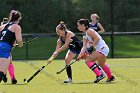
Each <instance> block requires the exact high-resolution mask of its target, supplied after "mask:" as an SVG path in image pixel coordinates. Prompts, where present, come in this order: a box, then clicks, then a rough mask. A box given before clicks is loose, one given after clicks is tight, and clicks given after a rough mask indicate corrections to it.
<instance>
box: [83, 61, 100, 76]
mask: <svg viewBox="0 0 140 93" xmlns="http://www.w3.org/2000/svg"><path fill="white" fill-rule="evenodd" d="M86 64H87V66H88V67H89V68H90V69H91V70H92V71H93V72H94V73H95V74H96V76H100V75H101V72H100V70H99V69H98V66H97V64H96V63H95V62H87V63H86Z"/></svg>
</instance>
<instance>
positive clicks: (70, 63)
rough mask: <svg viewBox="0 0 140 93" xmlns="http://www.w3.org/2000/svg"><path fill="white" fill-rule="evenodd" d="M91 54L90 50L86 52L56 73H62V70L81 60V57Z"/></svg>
mask: <svg viewBox="0 0 140 93" xmlns="http://www.w3.org/2000/svg"><path fill="white" fill-rule="evenodd" d="M87 54H89V52H86V53H84V54H83V55H82V56H81V57H79V59H76V60H75V61H73V62H71V63H70V64H69V65H66V66H65V67H64V68H63V69H61V70H60V71H58V72H56V74H60V73H61V72H62V71H64V70H65V69H66V68H67V67H68V66H71V65H72V64H73V63H75V62H76V61H79V60H80V59H81V58H83V57H84V56H85V55H87Z"/></svg>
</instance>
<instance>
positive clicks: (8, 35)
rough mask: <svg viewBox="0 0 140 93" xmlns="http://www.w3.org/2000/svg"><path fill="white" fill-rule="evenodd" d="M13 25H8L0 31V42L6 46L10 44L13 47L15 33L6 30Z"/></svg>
mask: <svg viewBox="0 0 140 93" xmlns="http://www.w3.org/2000/svg"><path fill="white" fill-rule="evenodd" d="M13 24H14V23H12V22H11V23H8V24H7V25H6V26H5V27H4V29H3V30H2V31H0V41H1V42H6V43H8V44H10V45H11V46H13V44H14V42H15V40H16V37H15V33H14V32H12V31H10V30H9V29H8V27H9V26H11V25H13Z"/></svg>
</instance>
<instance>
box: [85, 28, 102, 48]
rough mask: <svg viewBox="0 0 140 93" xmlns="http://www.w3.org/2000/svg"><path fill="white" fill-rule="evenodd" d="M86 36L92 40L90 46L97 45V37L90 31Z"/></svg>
mask: <svg viewBox="0 0 140 93" xmlns="http://www.w3.org/2000/svg"><path fill="white" fill-rule="evenodd" d="M87 34H88V35H89V36H90V37H91V38H92V39H93V40H94V41H93V42H90V43H92V46H93V47H95V45H97V43H98V42H99V40H100V39H99V37H98V36H97V35H96V34H95V33H94V32H93V31H91V29H89V30H88V31H87Z"/></svg>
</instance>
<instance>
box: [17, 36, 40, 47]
mask: <svg viewBox="0 0 140 93" xmlns="http://www.w3.org/2000/svg"><path fill="white" fill-rule="evenodd" d="M37 39H38V37H35V38H33V39H31V40H28V41H26V42H23V44H26V43H29V42H32V41H34V40H37ZM16 46H18V44H16Z"/></svg>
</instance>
